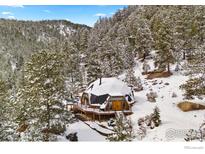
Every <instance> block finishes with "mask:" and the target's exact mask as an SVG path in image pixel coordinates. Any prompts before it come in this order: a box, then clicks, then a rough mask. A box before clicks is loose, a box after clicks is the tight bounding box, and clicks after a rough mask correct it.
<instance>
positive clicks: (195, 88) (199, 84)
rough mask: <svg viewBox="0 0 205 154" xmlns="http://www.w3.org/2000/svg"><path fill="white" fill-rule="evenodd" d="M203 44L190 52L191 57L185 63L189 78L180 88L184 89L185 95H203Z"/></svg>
mask: <svg viewBox="0 0 205 154" xmlns="http://www.w3.org/2000/svg"><path fill="white" fill-rule="evenodd" d="M204 61H205V45H202V46H200V47H199V49H197V50H195V51H194V52H193V54H192V57H191V59H189V60H188V61H187V63H186V64H185V66H184V67H185V69H186V71H187V74H188V75H190V78H191V79H190V80H188V81H187V82H186V83H185V84H183V85H181V86H180V87H181V88H182V89H185V90H186V93H185V96H186V97H187V98H191V97H192V96H201V95H202V96H203V95H205V64H204Z"/></svg>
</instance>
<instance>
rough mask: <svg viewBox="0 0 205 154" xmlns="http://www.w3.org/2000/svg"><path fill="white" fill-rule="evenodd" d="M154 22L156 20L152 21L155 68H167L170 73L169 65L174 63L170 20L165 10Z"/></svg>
mask: <svg viewBox="0 0 205 154" xmlns="http://www.w3.org/2000/svg"><path fill="white" fill-rule="evenodd" d="M154 20H156V21H154V22H155V25H154V30H155V33H154V37H155V46H156V49H157V57H156V58H155V66H157V67H158V68H159V69H162V70H164V69H166V68H167V71H168V72H170V64H171V63H174V61H175V59H174V57H173V30H172V20H171V18H170V15H169V14H167V10H166V9H165V10H163V11H162V12H160V14H159V15H158V16H157V18H156V19H154Z"/></svg>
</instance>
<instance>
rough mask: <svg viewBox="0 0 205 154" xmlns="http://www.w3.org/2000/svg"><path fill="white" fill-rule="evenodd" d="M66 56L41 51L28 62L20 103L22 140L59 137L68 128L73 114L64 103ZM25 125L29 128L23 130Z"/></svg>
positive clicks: (18, 107) (44, 139)
mask: <svg viewBox="0 0 205 154" xmlns="http://www.w3.org/2000/svg"><path fill="white" fill-rule="evenodd" d="M63 58H64V56H63V55H62V54H60V53H54V52H48V51H41V52H38V53H35V54H33V55H32V57H31V60H30V61H29V62H27V63H26V64H25V79H24V87H23V88H22V89H20V92H19V93H18V98H19V100H18V102H17V103H18V106H17V110H18V113H19V114H18V116H17V121H18V123H19V129H18V130H19V133H20V139H19V140H26V141H50V140H56V134H59V133H62V132H64V131H65V128H66V124H67V123H69V121H70V119H71V114H70V113H69V112H68V111H66V110H65V108H64V106H63V104H62V100H63V99H64V97H65V94H64V91H65V90H64V89H65V82H64V81H65V78H64V72H63V69H62V68H63V65H64V61H63ZM25 126H28V127H27V128H26V129H25V130H23V131H22V130H21V127H25ZM20 130H21V131H20ZM22 133H23V135H22Z"/></svg>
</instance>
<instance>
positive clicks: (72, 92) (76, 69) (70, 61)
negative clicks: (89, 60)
mask: <svg viewBox="0 0 205 154" xmlns="http://www.w3.org/2000/svg"><path fill="white" fill-rule="evenodd" d="M62 54H63V55H64V56H65V57H64V65H63V68H62V69H63V70H64V76H65V80H66V91H67V92H66V93H67V94H66V95H68V97H69V98H71V99H73V98H74V97H75V96H76V95H78V93H79V91H80V90H81V88H82V87H83V79H82V78H83V74H82V70H80V68H81V63H82V60H81V54H80V51H79V50H78V49H77V47H76V45H75V44H74V43H72V42H69V41H67V42H65V44H64V48H63V50H62Z"/></svg>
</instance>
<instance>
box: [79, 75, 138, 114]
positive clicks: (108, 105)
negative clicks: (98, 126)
mask: <svg viewBox="0 0 205 154" xmlns="http://www.w3.org/2000/svg"><path fill="white" fill-rule="evenodd" d="M134 102H135V100H134V93H133V91H132V89H131V87H128V86H127V84H126V83H124V82H123V81H121V80H119V79H117V78H115V77H112V78H101V79H98V80H96V81H94V82H92V83H91V84H90V85H89V86H88V87H87V89H86V90H85V91H84V92H83V94H82V96H81V100H80V102H79V104H78V105H77V108H78V109H80V110H81V111H82V112H83V113H93V114H94V113H96V114H98V115H99V114H101V115H113V114H115V112H116V111H123V112H124V113H125V114H126V113H127V114H131V106H132V104H133V103H134Z"/></svg>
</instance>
